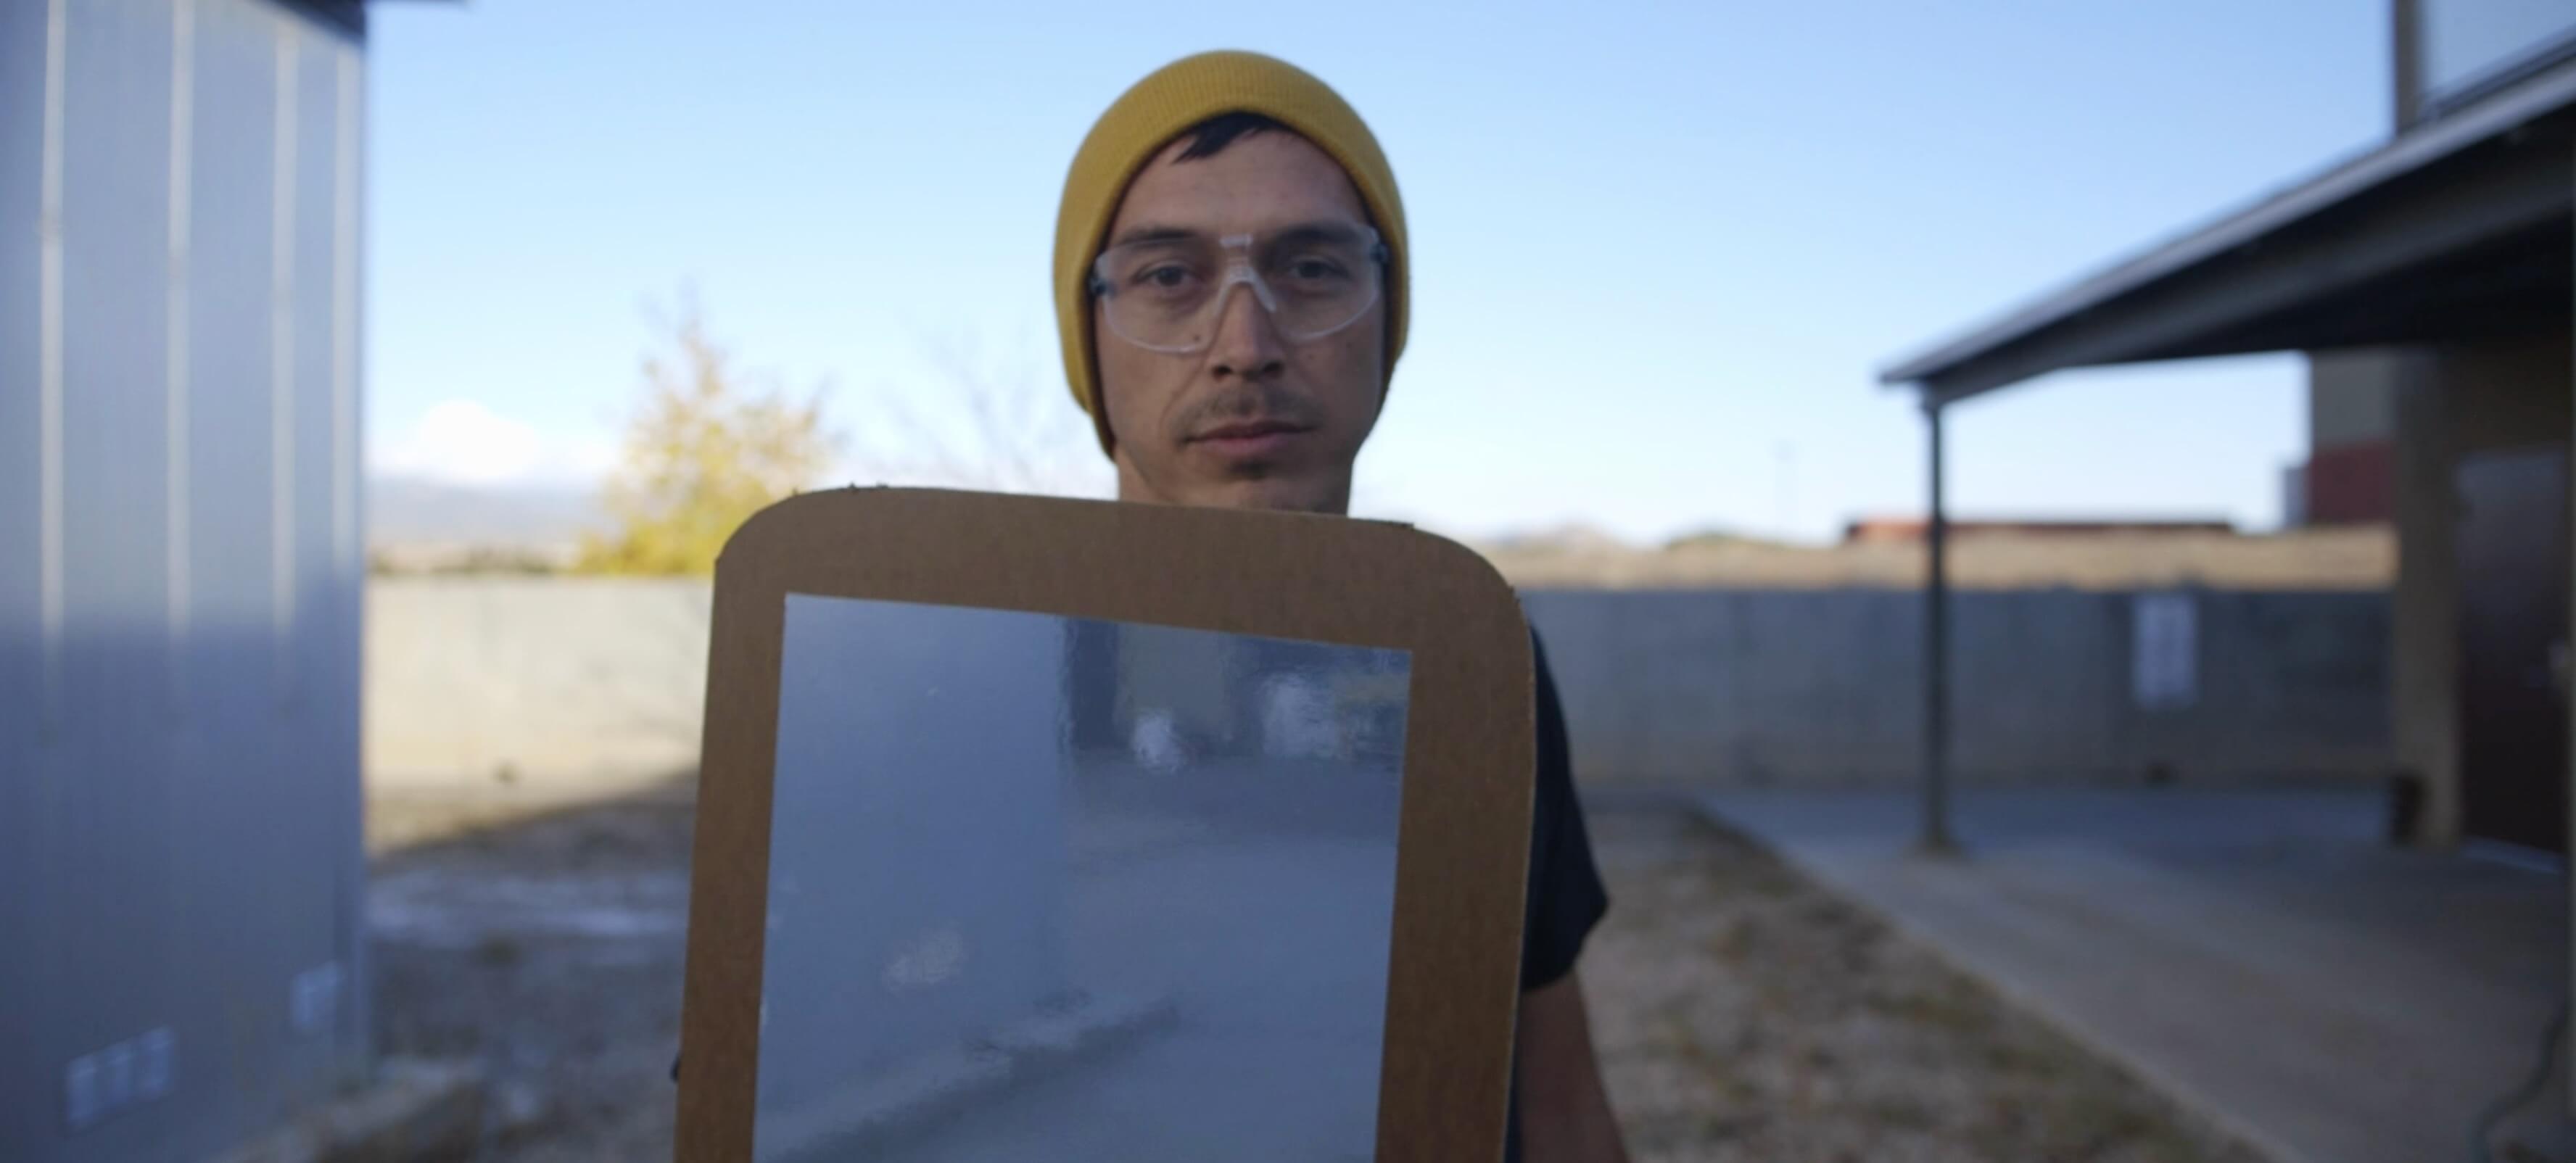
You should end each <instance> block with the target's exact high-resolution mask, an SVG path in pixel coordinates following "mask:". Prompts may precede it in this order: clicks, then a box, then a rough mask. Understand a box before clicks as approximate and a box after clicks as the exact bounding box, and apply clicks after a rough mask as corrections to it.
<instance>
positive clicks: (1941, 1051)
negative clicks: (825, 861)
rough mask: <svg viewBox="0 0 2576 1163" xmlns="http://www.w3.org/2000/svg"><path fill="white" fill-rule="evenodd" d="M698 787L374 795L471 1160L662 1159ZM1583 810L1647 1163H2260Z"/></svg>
mask: <svg viewBox="0 0 2576 1163" xmlns="http://www.w3.org/2000/svg"><path fill="white" fill-rule="evenodd" d="M689 809H690V802H689V800H688V798H687V797H686V794H685V792H681V791H673V792H669V793H665V794H656V795H651V796H645V797H640V798H637V799H633V800H628V801H625V802H621V803H617V804H613V805H609V806H605V807H596V808H588V809H582V810H576V811H568V812H560V813H557V814H554V815H549V816H544V817H540V818H537V819H534V820H529V821H521V822H516V823H509V824H505V825H500V826H492V825H491V823H490V820H489V816H488V814H482V813H473V812H459V811H457V810H456V809H455V806H454V805H447V806H441V805H438V804H435V803H427V802H421V801H413V802H409V803H397V804H384V805H379V806H378V807H377V808H375V809H373V810H374V812H375V814H376V815H377V817H378V818H376V819H371V821H370V833H371V835H378V836H388V837H390V836H401V837H403V838H404V839H403V841H402V843H404V844H407V845H408V846H403V847H393V848H388V850H386V851H383V852H381V853H380V854H379V855H378V856H377V858H376V866H375V870H374V872H375V884H374V888H373V891H372V892H371V898H370V903H369V920H370V927H371V930H372V933H373V945H372V948H373V952H374V956H375V973H376V1024H377V1034H378V1038H379V1046H380V1047H381V1048H382V1049H383V1050H385V1051H386V1052H390V1053H406V1054H423V1055H431V1056H440V1057H465V1058H477V1059H480V1060H482V1061H483V1062H485V1063H486V1065H487V1068H488V1069H489V1071H490V1073H491V1076H492V1077H493V1079H494V1080H495V1081H496V1083H497V1084H499V1087H500V1090H501V1092H502V1093H503V1095H504V1096H505V1098H506V1101H505V1102H504V1103H502V1104H498V1105H499V1106H503V1107H507V1108H512V1111H513V1113H512V1115H511V1117H510V1118H508V1119H506V1120H503V1119H496V1120H495V1123H494V1126H493V1127H492V1128H491V1131H490V1133H489V1134H488V1135H487V1136H486V1142H485V1144H484V1147H483V1149H482V1151H481V1152H480V1153H479V1155H480V1157H481V1158H482V1159H485V1160H493V1161H507V1163H539V1161H546V1163H552V1161H558V1160H589V1159H615V1160H647V1159H662V1158H668V1157H669V1151H670V1146H669V1143H670V1135H671V1122H672V1111H673V1094H672V1087H671V1084H670V1082H669V1081H668V1078H667V1071H668V1069H669V1067H670V1056H671V1052H672V1050H673V1048H674V1047H675V1046H676V1045H677V1044H678V1039H679V1002H680V971H681V926H682V924H683V922H684V920H685V902H686V879H685V878H686V871H685V869H686V861H687V851H688V835H689ZM467 820H471V821H473V822H474V824H475V825H476V826H480V827H481V829H482V830H480V831H473V832H469V833H467V834H465V835H462V836H451V837H448V838H438V837H439V835H440V833H442V832H445V831H449V830H451V829H452V828H453V827H456V826H461V825H460V824H459V823H457V822H458V821H467ZM1592 823H1593V830H1594V836H1595V841H1596V846H1597V848H1598V852H1599V856H1600V859H1601V862H1602V871H1603V874H1604V875H1605V877H1606V878H1607V879H1608V881H1609V884H1610V890H1611V893H1612V896H1613V898H1614V901H1615V904H1614V907H1613V909H1612V912H1611V916H1610V919H1609V921H1608V922H1606V923H1605V924H1604V926H1603V927H1602V929H1601V930H1600V931H1599V932H1598V933H1597V934H1596V935H1595V937H1594V939H1593V944H1592V945H1591V948H1590V951H1589V952H1588V953H1587V955H1586V957H1585V959H1584V968H1583V974H1584V985H1585V991H1586V993H1587V994H1588V995H1589V996H1590V998H1591V1000H1592V1013H1593V1022H1594V1033H1595V1037H1596V1040H1597V1041H1598V1043H1599V1045H1600V1048H1601V1053H1602V1059H1603V1068H1604V1071H1605V1073H1606V1075H1607V1078H1608V1082H1609V1087H1610V1092H1611V1098H1612V1102H1613V1104H1614V1105H1615V1106H1616V1107H1617V1109H1618V1112H1619V1116H1620V1120H1621V1122H1622V1123H1623V1124H1624V1125H1625V1126H1626V1128H1627V1136H1628V1141H1629V1146H1630V1149H1631V1151H1632V1152H1633V1153H1634V1154H1635V1155H1636V1157H1637V1159H1638V1160H1639V1163H1647V1161H1674V1163H1678V1161H1683V1160H1690V1161H1701V1160H1707V1161H1732V1160H1787V1161H1802V1160H1816V1161H1841V1160H1854V1161H1858V1160H1869V1161H1871V1163H1879V1161H1909V1160H1921V1161H1947V1160H1961V1161H1967V1160H1979V1161H1984V1160H2048V1161H2069V1163H2074V1161H2085V1163H2092V1161H2099V1163H2187V1161H2200V1160H2211V1161H2218V1160H2225V1161H2229V1163H2237V1161H2244V1163H2254V1161H2256V1160H2257V1159H2258V1157H2257V1156H2255V1155H2253V1154H2252V1153H2250V1152H2249V1151H2247V1150H2245V1149H2244V1148H2242V1147H2238V1146H2235V1145H2233V1144H2231V1143H2229V1142H2227V1141H2225V1140H2223V1139H2221V1138H2220V1137H2219V1136H2217V1135H2215V1134H2214V1133H2212V1132H2210V1131H2208V1130H2206V1129H2204V1128H2201V1127H2198V1126H2196V1125H2194V1124H2193V1123H2192V1122H2191V1121H2190V1120H2188V1119H2186V1118H2184V1117H2182V1116H2181V1114H2180V1113H2179V1112H2177V1111H2176V1110H2175V1109H2174V1108H2173V1107H2172V1106H2170V1105H2169V1104H2167V1103H2165V1102H2164V1101H2163V1100H2162V1099H2160V1098H2159V1097H2158V1096H2156V1095H2155V1094H2153V1093H2152V1092H2150V1091H2148V1090H2146V1089H2145V1088H2143V1087H2142V1086H2140V1085H2139V1084H2137V1083H2136V1082H2134V1081H2133V1080H2131V1079H2130V1078H2128V1077H2127V1076H2125V1075H2124V1074H2122V1073H2120V1072H2119V1071H2118V1070H2116V1069H2114V1068H2112V1067H2111V1066H2109V1065H2108V1064H2106V1063H2104V1062H2103V1061H2101V1060H2100V1059H2098V1058H2096V1057H2094V1056H2092V1055H2090V1054H2089V1053H2087V1052H2085V1051H2084V1050H2083V1049H2081V1048H2080V1047H2078V1046H2077V1045H2075V1044H2074V1043H2072V1042H2069V1041H2068V1040H2066V1039H2064V1038H2062V1037H2060V1036H2058V1035H2057V1034H2055V1033H2054V1032H2053V1031H2052V1030H2051V1029H2050V1028H2048V1027H2047V1026H2045V1025H2043V1024H2041V1023H2040V1022H2038V1021H2037V1020H2035V1019H2033V1018H2031V1017H2029V1016H2028V1015H2025V1014H2023V1013H2020V1012H2018V1011H2016V1010H2014V1009H2013V1008H2012V1007H2011V1006H2010V1005H2008V1004H2007V1003H2005V1002H2004V1001H2003V1000H2002V999H2000V998H1999V997H1997V996H1996V995H1995V994H1993V993H1991V992H1990V991H1988V990H1986V989H1984V988H1983V987H1981V986H1979V985H1978V984H1977V983H1975V982H1974V981H1972V980H1970V979H1967V978H1965V977H1962V976H1961V975H1959V974H1957V973H1955V972H1952V971H1951V970H1949V969H1948V968H1947V967H1945V966H1944V965H1943V964H1942V963H1941V962H1940V961H1939V960H1937V959H1936V958H1934V957H1932V956H1931V955H1929V954H1927V953H1925V952H1924V951H1922V950H1920V949H1917V948H1915V947H1912V946H1910V945H1908V944H1906V943H1905V942H1904V941H1903V940H1902V939H1900V938H1898V937H1897V936H1895V935H1893V934H1892V933H1890V932H1889V931H1888V930H1887V929H1886V928H1885V927H1883V926H1881V925H1880V924H1878V923H1877V922H1876V921H1875V920H1873V919H1872V918H1870V917H1869V916H1867V915H1866V914H1864V913H1862V912H1860V911H1859V910H1856V909H1854V908H1852V907H1850V906H1848V905H1845V904H1844V903H1842V902H1841V901H1840V900H1838V899H1837V898H1834V897H1832V896H1830V895H1828V894H1826V893H1825V892H1823V891H1822V890H1820V889H1817V888H1815V887H1814V886H1812V885H1810V884H1808V883H1806V882H1805V881H1804V880H1802V879H1800V878H1799V877H1798V876H1797V875H1796V874H1795V873H1793V872H1791V871H1790V870H1789V869H1787V868H1786V867H1784V866H1783V865H1781V864H1780V863H1779V862H1778V861H1777V860H1775V859H1773V858H1772V857H1771V856H1769V855H1768V854H1767V853H1765V852H1763V851H1762V850H1761V849H1759V848H1757V847H1755V846H1753V845H1752V844H1750V843H1748V842H1746V841H1744V840H1742V839H1740V838H1738V837H1736V836H1734V835H1732V834H1729V833H1726V832H1723V831H1720V830H1718V829H1716V828H1713V827H1710V826H1708V825H1706V824H1703V823H1700V822H1698V821H1696V820H1695V819H1694V818H1692V817H1689V816H1685V815H1680V814H1677V813H1668V812H1662V811H1656V810H1651V809H1629V808H1623V809H1621V810H1618V811H1603V812H1598V813H1596V814H1595V815H1594V817H1593V821H1592Z"/></svg>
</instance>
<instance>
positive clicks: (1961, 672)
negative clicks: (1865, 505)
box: [1524, 589, 2389, 785]
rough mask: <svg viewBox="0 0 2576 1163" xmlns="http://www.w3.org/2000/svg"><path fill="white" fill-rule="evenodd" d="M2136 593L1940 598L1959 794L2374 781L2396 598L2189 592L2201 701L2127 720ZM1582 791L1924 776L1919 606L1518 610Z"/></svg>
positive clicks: (1563, 597) (1780, 596) (1547, 596)
mask: <svg viewBox="0 0 2576 1163" xmlns="http://www.w3.org/2000/svg"><path fill="white" fill-rule="evenodd" d="M2135 599H2136V595H2132V594H2127V593H2100V592H2087V591H2075V590H2026V591H1977V592H1966V593H1959V594H1955V595H1953V596H1952V598H1951V601H1952V603H1953V605H1952V607H1951V611H1952V614H1951V627H1952V631H1951V635H1952V644H1953V646H1952V661H1951V668H1952V669H1951V672H1950V674H1951V684H1952V685H1951V692H1952V694H1951V698H1952V708H1953V727H1952V741H1953V742H1952V753H1951V761H1952V766H1953V770H1954V771H1956V772H1957V773H1958V775H1959V777H1960V778H1961V779H1963V780H1970V781H1998V782H2025V781H2031V782H2046V781H2091V780H2101V779H2120V778H2134V777H2143V776H2144V775H2145V774H2146V773H2147V772H2148V771H2149V770H2150V768H2159V767H2160V768H2162V769H2164V770H2167V771H2170V772H2171V773H2173V774H2174V775H2176V776H2178V777H2180V778H2186V779H2203V778H2209V779H2225V780H2245V779H2268V778H2299V777H2329V778H2336V777H2350V778H2377V777H2379V776H2382V775H2384V774H2386V770H2387V768H2388V763H2389V761H2388V757H2387V756H2388V738H2389V732H2388V661H2387V660H2388V634H2389V628H2388V602H2387V599H2386V597H2385V596H2384V595H2380V594H2373V593H2336V592H2328V593H2273V592H2228V591H2198V592H2195V593H2194V594H2193V600H2194V605H2195V609H2196V611H2197V618H2196V620H2197V623H2198V625H2197V634H2196V639H2197V643H2196V644H2197V650H2196V666H2195V669H2196V672H2197V678H2198V682H2197V686H2198V692H2197V698H2196V699H2194V700H2193V701H2192V702H2191V703H2190V704H2189V705H2187V706H2179V707H2170V708H2153V709H2151V708H2147V707H2142V706H2140V705H2139V702H2138V700H2137V699H2136V698H2135V697H2134V693H2135V692H2134V688H2133V685H2132V674H2133V667H2134V665H2135V661H2136V659H2135V656H2134V648H2135V641H2134V639H2135V615H2134V602H2135ZM1524 600H1525V604H1526V606H1527V608H1528V610H1529V614H1530V620H1531V623H1532V624H1533V625H1534V626H1536V627H1537V628H1538V631H1539V634H1540V637H1541V639H1542V640H1543V641H1544V642H1545V643H1546V644H1547V650H1548V657H1549V661H1550V663H1551V664H1552V665H1553V666H1554V668H1555V671H1556V676H1557V681H1558V685H1559V687H1560V689H1561V693H1562V695H1563V697H1564V699H1565V703H1566V718H1567V727H1568V730H1569V732H1570V734H1571V736H1572V740H1573V745H1574V749H1575V770H1576V773H1577V775H1578V776H1579V777H1580V778H1582V779H1584V780H1586V781H1587V782H1594V783H1604V782H1631V783H1662V784H1670V783H1682V784H1703V783H1705V784H1716V783H1726V784H1772V783H1787V782H1797V783H1806V784H1820V783H1821V784H1851V785H1872V784H1876V785H1885V784H1890V783H1898V782H1903V781H1906V780H1910V779H1912V778H1914V776H1915V775H1916V773H1917V772H1918V770H1919V766H1920V763H1921V743H1920V740H1921V738H1922V734H1921V732H1922V722H1923V710H1922V707H1923V660H1922V615H1923V599H1922V597H1921V596H1920V595H1919V594H1916V593H1913V592H1909V591H1903V590H1863V589H1845V590H1793V591H1761V590H1689V591H1598V590H1595V591H1583V590H1545V591H1534V592H1530V593H1528V594H1526V595H1524Z"/></svg>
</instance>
